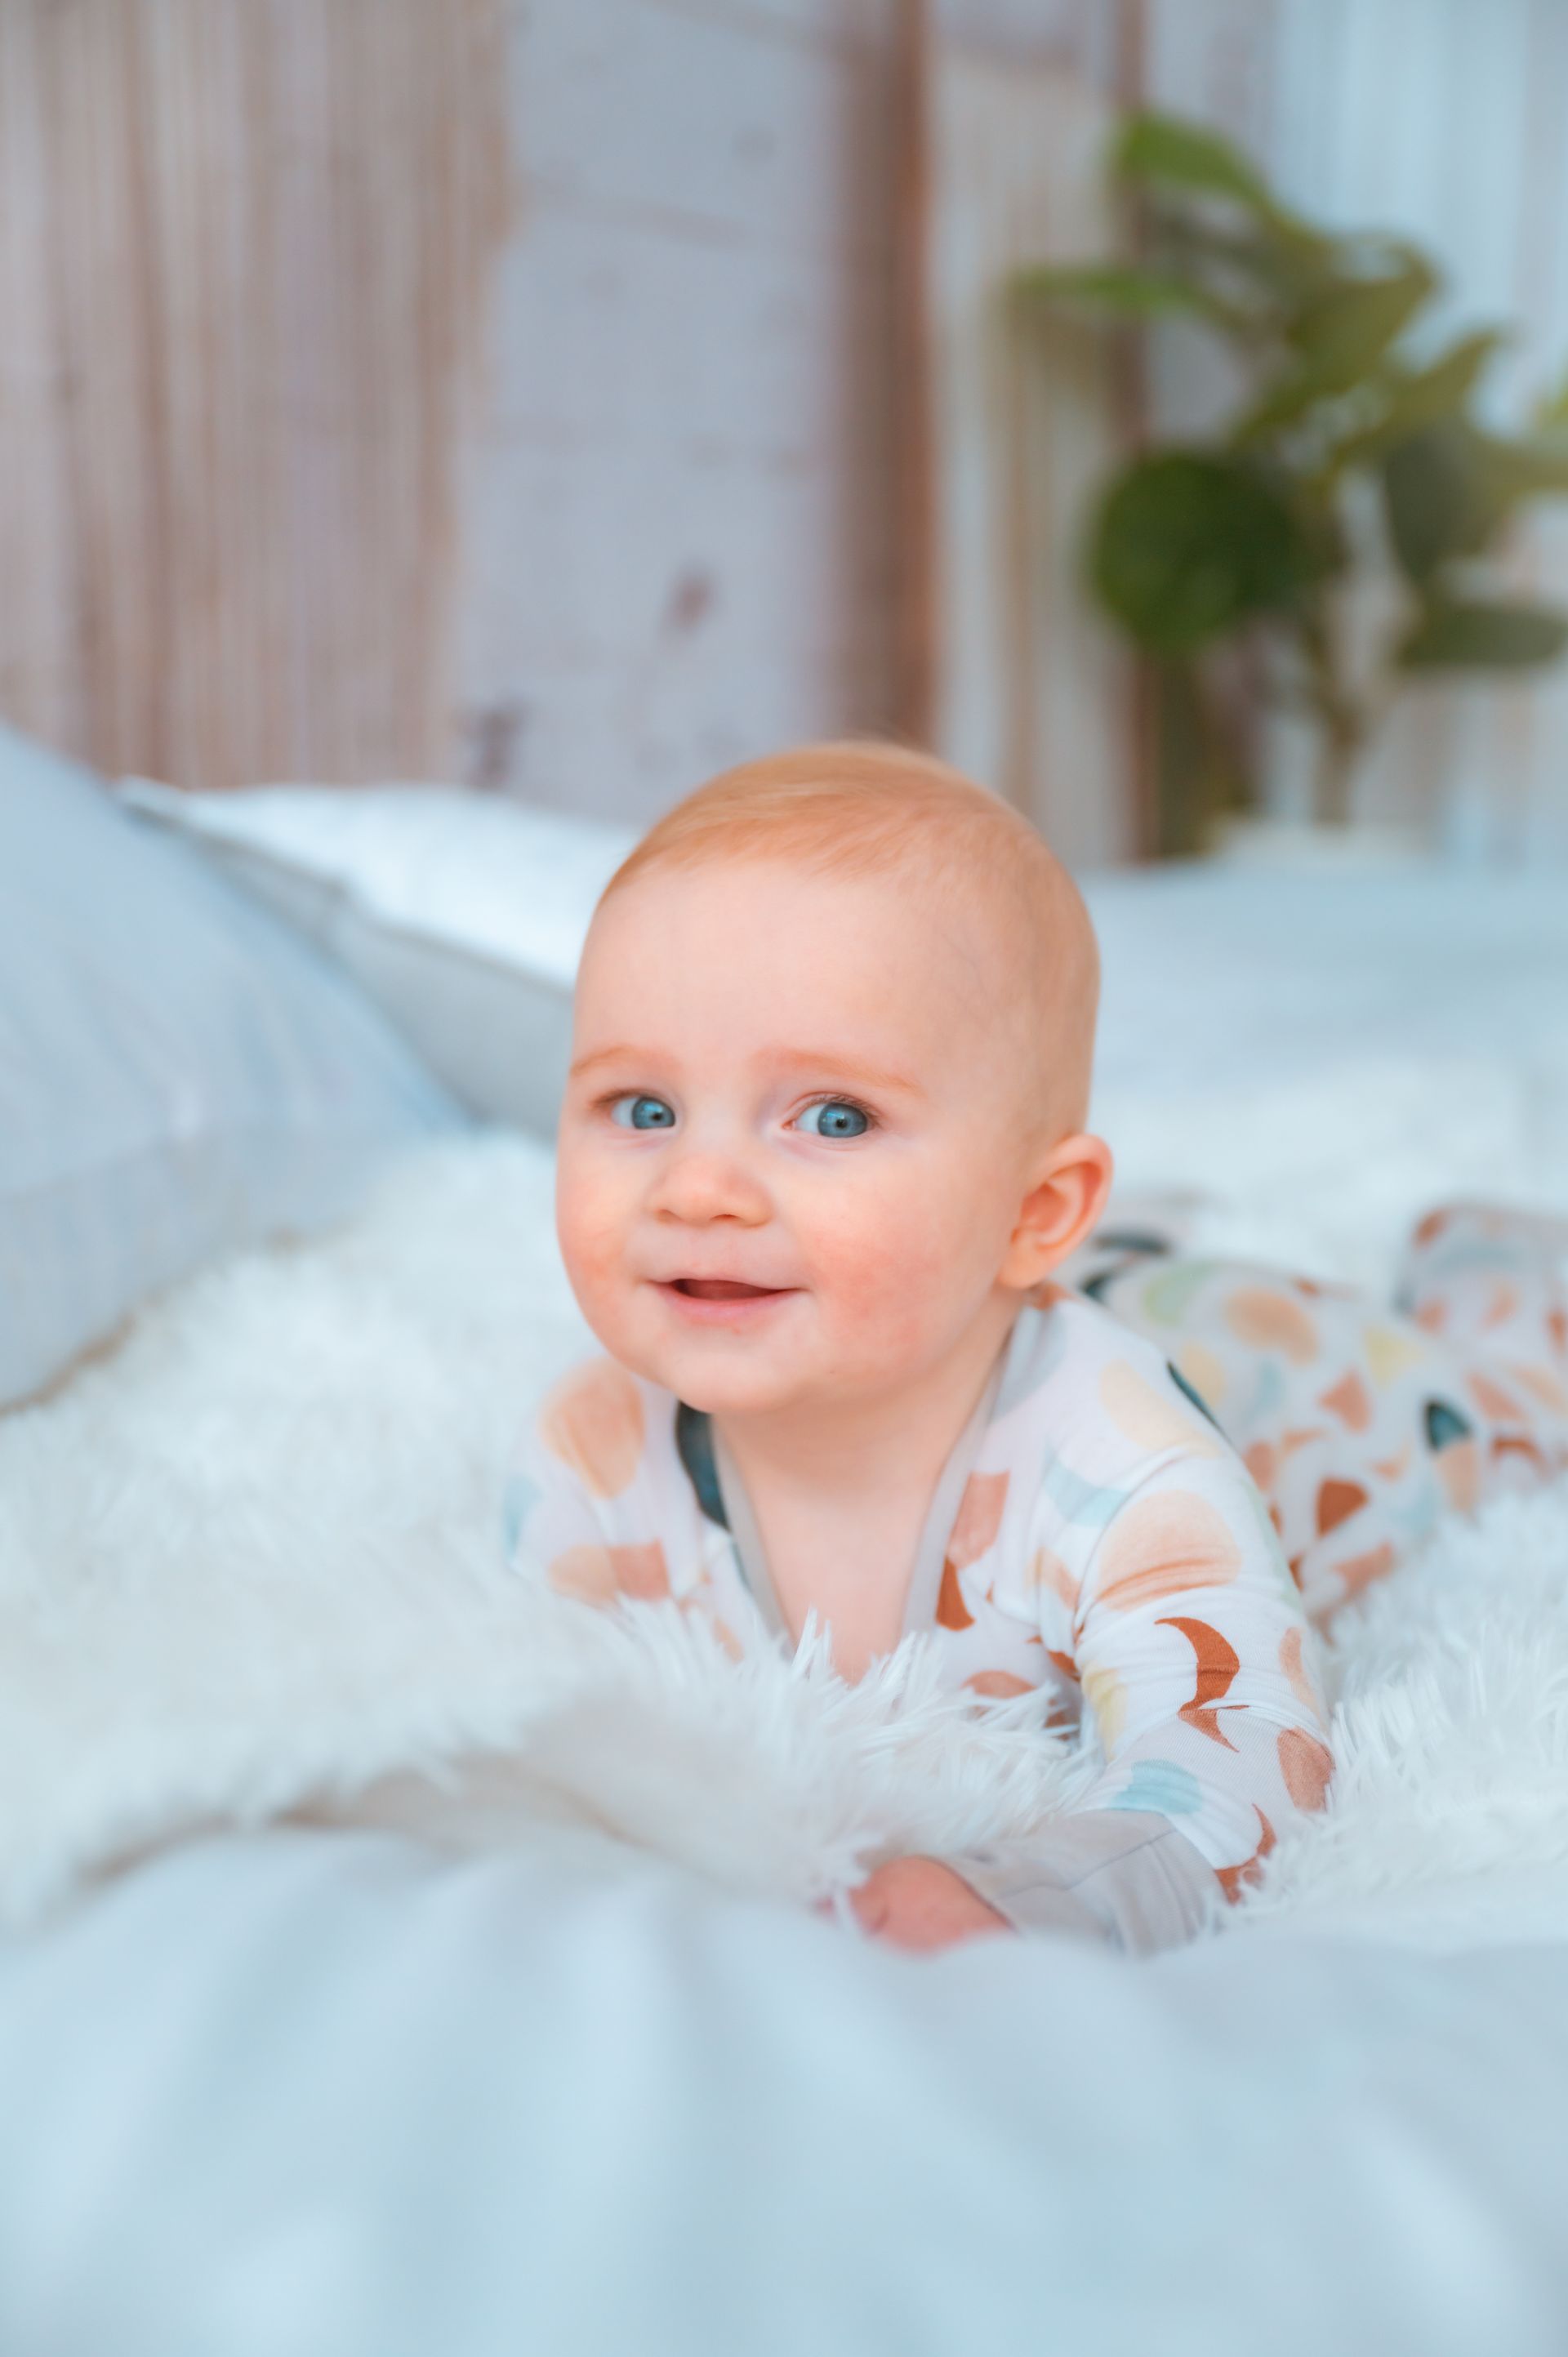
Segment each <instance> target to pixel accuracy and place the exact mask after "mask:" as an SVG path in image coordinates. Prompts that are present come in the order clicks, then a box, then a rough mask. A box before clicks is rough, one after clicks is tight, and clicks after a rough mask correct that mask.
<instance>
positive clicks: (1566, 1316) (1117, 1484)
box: [507, 1206, 1568, 1949]
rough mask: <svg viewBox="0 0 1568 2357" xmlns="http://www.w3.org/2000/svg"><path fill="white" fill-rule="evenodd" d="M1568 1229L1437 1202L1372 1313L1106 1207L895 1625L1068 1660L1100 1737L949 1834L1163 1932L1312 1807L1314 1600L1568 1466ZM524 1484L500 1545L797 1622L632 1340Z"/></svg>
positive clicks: (1073, 1691)
mask: <svg viewBox="0 0 1568 2357" xmlns="http://www.w3.org/2000/svg"><path fill="white" fill-rule="evenodd" d="M1565 1241H1568V1234H1565V1232H1564V1231H1563V1228H1562V1224H1561V1223H1556V1222H1541V1221H1530V1219H1528V1218H1521V1217H1520V1216H1518V1215H1515V1214H1511V1213H1506V1212H1499V1211H1491V1210H1487V1209H1486V1208H1483V1207H1474V1206H1472V1207H1452V1208H1450V1209H1447V1210H1444V1211H1435V1212H1433V1213H1432V1214H1430V1215H1429V1216H1428V1218H1427V1219H1426V1220H1424V1221H1423V1222H1422V1224H1421V1226H1420V1227H1419V1228H1418V1229H1417V1231H1416V1234H1415V1237H1414V1239H1413V1241H1412V1246H1411V1249H1410V1253H1409V1254H1408V1256H1407V1260H1406V1264H1405V1266H1404V1269H1403V1271H1402V1275H1401V1280H1400V1285H1399V1288H1398V1292H1397V1295H1396V1302H1397V1307H1396V1308H1394V1309H1393V1310H1391V1311H1380V1310H1378V1309H1377V1308H1375V1307H1374V1306H1373V1305H1372V1304H1370V1303H1369V1302H1368V1301H1367V1300H1366V1298H1365V1297H1362V1296H1360V1295H1358V1294H1355V1293H1352V1292H1350V1291H1348V1290H1347V1289H1346V1288H1343V1287H1338V1286H1326V1285H1321V1284H1318V1283H1316V1282H1315V1281H1313V1280H1311V1279H1308V1278H1305V1277H1292V1276H1286V1275H1282V1274H1281V1273H1280V1272H1278V1271H1276V1270H1271V1269H1267V1268H1260V1267H1253V1266H1250V1265H1243V1264H1238V1263H1234V1262H1222V1261H1218V1260H1213V1259H1204V1258H1198V1257H1193V1256H1186V1257H1184V1256H1181V1255H1179V1254H1176V1252H1175V1251H1174V1250H1173V1248H1172V1246H1171V1244H1170V1243H1169V1242H1168V1240H1167V1239H1165V1237H1163V1236H1160V1235H1157V1234H1149V1233H1133V1234H1126V1233H1121V1234H1119V1233H1117V1232H1114V1231H1102V1232H1101V1234H1100V1235H1099V1236H1098V1237H1096V1238H1095V1239H1094V1240H1093V1242H1092V1243H1090V1245H1088V1246H1087V1247H1085V1248H1084V1250H1083V1251H1082V1252H1081V1253H1080V1254H1078V1255H1077V1256H1076V1258H1075V1260H1074V1261H1073V1262H1072V1263H1071V1264H1069V1265H1068V1266H1067V1267H1065V1268H1064V1269H1063V1270H1062V1271H1060V1272H1059V1273H1058V1274H1059V1275H1061V1276H1065V1277H1070V1278H1071V1280H1072V1284H1073V1286H1075V1287H1077V1288H1078V1289H1077V1290H1072V1289H1069V1287H1068V1286H1063V1285H1061V1284H1059V1283H1058V1284H1054V1285H1045V1286H1039V1287H1037V1288H1036V1292H1035V1293H1034V1294H1033V1295H1032V1296H1030V1297H1028V1300H1027V1301H1026V1306H1025V1307H1024V1308H1023V1309H1022V1310H1021V1312H1020V1315H1019V1317H1018V1319H1017V1321H1016V1323H1015V1326H1014V1328H1013V1329H1012V1332H1011V1334H1010V1335H1009V1337H1008V1340H1007V1342H1006V1344H1005V1345H1004V1349H1003V1351H1001V1353H1000V1354H999V1357H998V1360H997V1361H996V1364H995V1365H994V1367H993V1370H992V1373H991V1377H990V1380H989V1382H988V1383H987V1385H986V1388H985V1391H984V1393H983V1395H982V1397H981V1399H980V1401H979V1402H978V1404H977V1405H976V1407H975V1409H974V1412H973V1414H972V1416H971V1418H970V1421H969V1423H968V1425H967V1426H966V1427H965V1429H964V1431H963V1432H962V1433H961V1436H960V1437H959V1439H958V1441H957V1443H956V1444H955V1446H954V1448H953V1449H952V1452H951V1454H950V1457H949V1458H948V1461H947V1464H946V1466H945V1467H944V1469H943V1471H942V1474H941V1477H940V1480H939V1482H938V1485H937V1489H936V1492H935V1494H934V1497H933V1500H932V1503H931V1506H930V1510H929V1514H928V1517H927V1522H926V1527H925V1530H924V1532H923V1534H922V1536H921V1540H920V1544H919V1547H918V1553H917V1557H916V1563H915V1569H914V1575H913V1578H912V1581H911V1585H910V1589H909V1596H908V1606H907V1609H906V1615H905V1624H904V1625H905V1630H906V1632H908V1631H912V1630H924V1631H929V1635H930V1640H931V1642H932V1643H933V1645H934V1646H935V1647H936V1649H937V1652H938V1659H939V1666H940V1671H941V1674H943V1676H944V1677H945V1678H946V1679H947V1680H948V1681H949V1682H950V1683H951V1684H954V1685H962V1686H967V1687H969V1688H970V1689H972V1691H973V1692H975V1693H977V1694H980V1695H1013V1694H1017V1693H1020V1692H1022V1691H1024V1690H1026V1689H1027V1688H1039V1687H1044V1688H1046V1689H1047V1694H1048V1716H1047V1723H1052V1724H1056V1725H1061V1726H1069V1725H1073V1724H1079V1726H1080V1731H1081V1734H1082V1737H1083V1739H1084V1741H1085V1742H1086V1744H1087V1745H1088V1746H1089V1748H1090V1750H1091V1752H1092V1753H1093V1754H1094V1755H1095V1756H1096V1757H1097V1758H1098V1760H1099V1761H1100V1763H1101V1765H1100V1772H1099V1774H1098V1776H1097V1777H1096V1780H1095V1781H1094V1782H1093V1784H1092V1785H1091V1786H1090V1789H1089V1791H1088V1792H1086V1794H1085V1795H1084V1797H1083V1798H1082V1799H1081V1801H1080V1802H1079V1803H1078V1805H1077V1806H1076V1807H1075V1808H1074V1809H1073V1810H1072V1811H1071V1812H1069V1813H1068V1814H1066V1815H1064V1816H1062V1817H1060V1818H1058V1820H1057V1821H1056V1822H1055V1823H1054V1824H1052V1825H1051V1826H1050V1827H1048V1828H1047V1830H1046V1832H1045V1833H1044V1834H1043V1835H1040V1836H1039V1837H1038V1839H1036V1841H1034V1842H1032V1843H1030V1844H1028V1845H1026V1846H1023V1847H1020V1848H1015V1849H1014V1850H1012V1851H1011V1852H1007V1851H997V1850H992V1851H984V1852H975V1853H973V1854H972V1855H971V1856H969V1857H963V1858H958V1859H953V1860H950V1863H951V1864H952V1865H954V1866H955V1867H957V1868H958V1870H959V1871H960V1872H961V1873H962V1874H964V1875H965V1877H966V1878H968V1879H969V1880H970V1881H971V1882H972V1884H973V1886H974V1887H975V1889H978V1890H979V1891H980V1892H981V1893H982V1894H983V1896H984V1897H985V1898H986V1899H987V1900H990V1902H991V1903H992V1904H993V1906H994V1907H996V1908H997V1909H998V1910H999V1911H1000V1912H1001V1913H1003V1914H1004V1916H1005V1917H1006V1918H1007V1920H1008V1921H1011V1922H1013V1923H1014V1924H1015V1925H1016V1926H1017V1927H1019V1928H1021V1929H1028V1928H1043V1927H1050V1928H1057V1929H1065V1930H1069V1931H1073V1932H1080V1933H1084V1934H1087V1935H1089V1936H1093V1937H1098V1938H1101V1939H1103V1940H1108V1941H1111V1942H1112V1943H1116V1944H1119V1945H1122V1946H1124V1947H1129V1948H1139V1949H1142V1948H1150V1947H1156V1946H1161V1945H1165V1944H1166V1943H1169V1942H1171V1941H1173V1940H1176V1939H1180V1938H1184V1937H1186V1936H1188V1935H1189V1934H1190V1933H1191V1932H1193V1931H1195V1930H1197V1928H1199V1927H1200V1925H1201V1924H1202V1923H1203V1922H1204V1921H1206V1920H1208V1917H1209V1916H1210V1915H1211V1914H1212V1912H1213V1909H1214V1901H1215V1899H1216V1897H1217V1895H1221V1894H1222V1895H1223V1897H1224V1898H1226V1899H1234V1898H1235V1897H1236V1896H1237V1895H1238V1893H1239V1891H1240V1889H1241V1888H1242V1887H1243V1885H1244V1884H1245V1882H1246V1881H1247V1879H1248V1878H1249V1877H1250V1876H1251V1874H1253V1873H1254V1872H1255V1871H1256V1868H1257V1865H1258V1862H1259V1860H1260V1859H1261V1858H1262V1857H1266V1856H1267V1854H1268V1853H1269V1851H1270V1850H1271V1849H1272V1848H1273V1845H1274V1843H1275V1841H1276V1839H1277V1836H1278V1833H1279V1831H1280V1829H1281V1828H1282V1827H1283V1825H1284V1824H1287V1823H1288V1822H1289V1821H1290V1820H1291V1818H1292V1817H1293V1815H1294V1814H1296V1813H1299V1812H1302V1811H1306V1810H1311V1809H1315V1808H1316V1807H1318V1806H1320V1805H1321V1803H1322V1800H1323V1796H1324V1792H1325V1788H1326V1783H1327V1780H1328V1777H1329V1774H1330V1771H1331V1768H1332V1760H1331V1758H1330V1754H1329V1752H1328V1749H1327V1747H1326V1741H1325V1733H1326V1729H1325V1724H1324V1714H1323V1708H1322V1705H1321V1702H1320V1700H1319V1698H1318V1695H1317V1691H1316V1684H1315V1682H1314V1679H1313V1674H1312V1666H1311V1655H1312V1640H1311V1637H1310V1634H1309V1631H1308V1628H1307V1616H1308V1615H1310V1616H1311V1617H1312V1618H1313V1619H1315V1620H1318V1621H1322V1620H1326V1619H1327V1618H1328V1617H1330V1616H1331V1614H1332V1613H1333V1611H1334V1610H1335V1609H1336V1608H1337V1606H1338V1605H1339V1604H1341V1603H1343V1602H1345V1601H1347V1600H1348V1599H1349V1598H1353V1597H1354V1596H1356V1595H1357V1594H1358V1593H1359V1591H1360V1590H1361V1589H1362V1588H1363V1587H1366V1586H1367V1584H1368V1583H1369V1581H1371V1580H1373V1579H1376V1578H1378V1577H1381V1576H1382V1575H1383V1574H1385V1573H1386V1572H1387V1571H1389V1570H1391V1568H1392V1567H1393V1566H1394V1565H1395V1564H1396V1563H1397V1562H1399V1561H1400V1560H1402V1558H1403V1557H1404V1555H1406V1554H1407V1553H1408V1552H1409V1550H1410V1549H1411V1548H1412V1546H1413V1545H1415V1544H1417V1543H1418V1542H1419V1541H1420V1540H1421V1539H1422V1538H1423V1536H1424V1535H1425V1534H1427V1532H1428V1531H1429V1530H1430V1529H1431V1527H1432V1525H1433V1523H1434V1522H1435V1520H1436V1519H1437V1517H1438V1515H1439V1514H1441V1513H1442V1512H1444V1511H1448V1510H1457V1511H1460V1512H1469V1511H1470V1510H1472V1509H1473V1508H1474V1507H1475V1506H1476V1505H1477V1503H1478V1502H1480V1501H1481V1500H1482V1499H1484V1498H1485V1497H1486V1496H1487V1495H1489V1494H1491V1493H1492V1492H1493V1491H1496V1490H1498V1489H1500V1488H1503V1487H1508V1486H1515V1485H1517V1484H1518V1483H1519V1482H1520V1481H1523V1480H1529V1481H1534V1480H1541V1479H1543V1478H1548V1477H1550V1476H1551V1475H1552V1474H1553V1473H1555V1472H1558V1471H1560V1470H1562V1469H1564V1468H1565V1467H1568V1382H1565V1379H1568V1297H1565V1294H1564V1287H1563V1280H1562V1272H1561V1268H1560V1265H1559V1256H1560V1254H1561V1253H1562V1250H1563V1243H1564V1242H1565ZM1133 1329H1137V1330H1133ZM1167 1354H1168V1355H1167ZM507 1511H508V1525H509V1529H508V1546H509V1552H510V1555H511V1559H512V1560H513V1561H514V1563H516V1564H517V1565H518V1566H520V1567H527V1566H542V1568H543V1569H544V1571H545V1573H546V1576H547V1577H549V1578H550V1579H551V1580H552V1582H553V1584H554V1585H555V1586H556V1587H559V1588H561V1589H562V1590H564V1592H566V1593H569V1594H573V1595H576V1596H580V1597H584V1598H589V1599H591V1600H593V1601H596V1602H602V1603H607V1602H609V1601H611V1600H612V1599H613V1598H616V1597H617V1596H618V1595H628V1596H637V1597H642V1598H672V1599H673V1600H674V1601H675V1602H676V1603H677V1604H679V1605H680V1606H681V1607H682V1609H686V1610H692V1611H697V1612H701V1613H702V1614H703V1615H704V1617H705V1618H706V1619H707V1620H709V1622H710V1624H711V1625H712V1626H713V1627H714V1629H715V1631H716V1632H717V1633H718V1635H719V1636H720V1638H721V1640H722V1641H724V1642H725V1643H726V1644H728V1645H730V1646H731V1647H732V1648H736V1649H737V1650H738V1649H739V1647H740V1646H741V1645H742V1644H743V1643H755V1642H758V1641H763V1642H767V1641H772V1642H775V1643H779V1642H786V1641H787V1632H786V1631H785V1630H784V1627H783V1622H782V1620H781V1616H780V1614H779V1608H778V1604H777V1600H776V1598H775V1597H774V1594H773V1590H772V1586H771V1583H770V1581H769V1578H768V1567H767V1564H766V1560H765V1558H764V1555H763V1553H762V1548H761V1544H760V1541H759V1538H758V1534H757V1526H756V1523H755V1520H754V1518H753V1516H752V1514H751V1512H750V1508H749V1504H748V1501H747V1500H746V1493H745V1489H744V1486H743V1484H742V1483H741V1480H740V1478H739V1475H738V1472H737V1469H736V1466H735V1463H734V1461H733V1458H731V1457H730V1455H729V1452H728V1450H727V1449H726V1448H725V1444H724V1440H723V1437H722V1435H721V1434H720V1433H719V1432H718V1430H717V1428H716V1427H714V1426H713V1425H712V1424H711V1420H710V1419H709V1418H708V1417H707V1416H706V1415H703V1414H701V1413H699V1412H698V1411H696V1410H694V1409H693V1408H691V1407H689V1406H687V1405H685V1404H683V1403H682V1402H681V1401H679V1400H677V1399H675V1397H674V1396H673V1394H671V1393H669V1392H667V1391H664V1390H662V1389H661V1388H660V1386H658V1385H657V1384H654V1383H649V1382H647V1381H645V1380H644V1379H642V1378H641V1377H639V1376H635V1375H632V1374H630V1373H629V1372H627V1371H626V1370H625V1369H623V1368H621V1367H619V1366H618V1365H617V1364H616V1362H615V1361H613V1360H610V1359H607V1358H598V1359H594V1360H590V1361H587V1362H585V1364H584V1365H582V1366H581V1367H578V1368H575V1369H574V1370H573V1371H572V1372H570V1373H568V1374H567V1375H566V1376H565V1377H564V1378H563V1379H562V1381H561V1382H560V1383H557V1384H556V1386H555V1387H554V1389H553V1391H552V1392H551V1393H550V1394H548V1396H547V1397H546V1399H545V1400H544V1401H543V1403H542V1405H541V1407H540V1409H539V1411H538V1414H537V1415H536V1417H535V1419H534V1422H533V1423H532V1426H530V1428H529V1430H528V1432H527V1434H526V1436H525V1438H524V1442H523V1447H522V1450H521V1458H520V1463H519V1466H518V1469H517V1471H516V1473H515V1475H514V1477H513V1480H512V1481H511V1483H510V1487H509V1491H508V1510H507ZM1083 1706H1087V1708H1084V1707H1083Z"/></svg>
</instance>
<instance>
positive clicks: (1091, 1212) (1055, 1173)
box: [1000, 1131, 1115, 1292]
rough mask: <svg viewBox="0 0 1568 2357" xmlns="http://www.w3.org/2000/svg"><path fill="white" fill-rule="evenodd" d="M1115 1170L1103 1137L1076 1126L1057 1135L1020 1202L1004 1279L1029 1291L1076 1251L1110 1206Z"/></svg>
mask: <svg viewBox="0 0 1568 2357" xmlns="http://www.w3.org/2000/svg"><path fill="white" fill-rule="evenodd" d="M1114 1170H1115V1164H1114V1162H1113V1160H1112V1153H1111V1148H1110V1147H1109V1146H1107V1145H1106V1143H1105V1140H1104V1139H1103V1138H1102V1137H1090V1136H1089V1135H1087V1134H1086V1133H1084V1132H1082V1131H1075V1132H1074V1134H1073V1135H1071V1136H1070V1137H1063V1138H1059V1139H1058V1142H1057V1144H1056V1145H1055V1146H1052V1147H1051V1148H1050V1150H1049V1152H1048V1153H1047V1155H1046V1157H1044V1159H1043V1161H1042V1163H1041V1164H1040V1166H1039V1168H1038V1169H1037V1171H1036V1177H1035V1179H1034V1183H1033V1184H1032V1185H1031V1187H1030V1189H1029V1191H1028V1193H1027V1194H1026V1196H1025V1198H1024V1200H1023V1202H1022V1203H1021V1204H1020V1206H1019V1209H1018V1217H1017V1220H1016V1222H1015V1225H1014V1229H1013V1233H1012V1237H1011V1239H1010V1240H1009V1243H1008V1247H1007V1256H1006V1258H1005V1260H1004V1262H1003V1265H1002V1268H1001V1271H1000V1279H1001V1282H1002V1283H1003V1284H1004V1285H1007V1286H1015V1287H1016V1288H1017V1290H1018V1291H1019V1292H1027V1290H1028V1288H1029V1287H1030V1286H1032V1285H1036V1284H1038V1282H1039V1280H1040V1278H1041V1277H1043V1276H1047V1275H1049V1274H1050V1272H1051V1270H1052V1269H1053V1268H1055V1267H1056V1266H1057V1265H1058V1263H1059V1262H1061V1261H1064V1260H1066V1259H1067V1258H1068V1256H1069V1254H1071V1253H1073V1252H1076V1251H1077V1249H1078V1247H1079V1244H1080V1243H1082V1242H1083V1240H1084V1238H1085V1237H1086V1236H1087V1235H1089V1234H1090V1232H1091V1231H1092V1229H1093V1228H1094V1227H1095V1225H1096V1224H1097V1222H1098V1221H1099V1219H1100V1215H1101V1211H1103V1210H1104V1209H1105V1200H1106V1198H1107V1196H1108V1195H1109V1194H1110V1192H1111V1181H1112V1176H1113V1175H1114Z"/></svg>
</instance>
